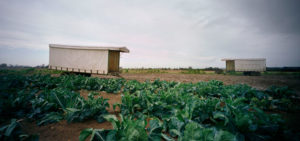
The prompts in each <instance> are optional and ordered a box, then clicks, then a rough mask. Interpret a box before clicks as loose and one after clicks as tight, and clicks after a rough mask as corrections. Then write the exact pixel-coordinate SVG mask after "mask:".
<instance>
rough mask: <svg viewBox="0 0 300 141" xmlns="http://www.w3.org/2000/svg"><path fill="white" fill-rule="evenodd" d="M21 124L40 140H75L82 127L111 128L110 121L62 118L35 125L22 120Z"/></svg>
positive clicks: (26, 130) (27, 131)
mask: <svg viewBox="0 0 300 141" xmlns="http://www.w3.org/2000/svg"><path fill="white" fill-rule="evenodd" d="M21 125H22V127H23V131H25V132H26V133H28V134H38V135H39V139H40V140H41V141H77V140H79V135H80V132H81V131H82V130H83V129H86V128H96V129H101V128H102V129H112V128H113V127H112V125H111V123H110V122H103V123H98V122H97V121H96V120H87V121H84V122H79V123H67V121H65V120H63V121H60V122H58V123H53V124H49V125H45V126H37V125H36V124H35V123H34V122H27V121H24V122H22V123H21Z"/></svg>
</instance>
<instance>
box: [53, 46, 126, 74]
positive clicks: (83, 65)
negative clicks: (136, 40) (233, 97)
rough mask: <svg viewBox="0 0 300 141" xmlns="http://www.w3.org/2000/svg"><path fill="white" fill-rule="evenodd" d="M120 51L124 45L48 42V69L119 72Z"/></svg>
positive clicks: (123, 50) (96, 72) (123, 49)
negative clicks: (104, 45) (105, 45)
mask: <svg viewBox="0 0 300 141" xmlns="http://www.w3.org/2000/svg"><path fill="white" fill-rule="evenodd" d="M120 52H125V53H129V50H128V49H127V48H126V47H100V46H73V45H58V44H49V69H54V70H65V71H70V72H80V73H95V74H108V73H117V72H119V65H120Z"/></svg>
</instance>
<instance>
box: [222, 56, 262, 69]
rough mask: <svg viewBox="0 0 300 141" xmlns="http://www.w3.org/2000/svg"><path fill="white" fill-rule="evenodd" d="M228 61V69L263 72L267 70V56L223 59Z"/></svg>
mask: <svg viewBox="0 0 300 141" xmlns="http://www.w3.org/2000/svg"><path fill="white" fill-rule="evenodd" d="M222 61H225V62H226V71H240V72H263V71H266V59H265V58H249V59H222Z"/></svg>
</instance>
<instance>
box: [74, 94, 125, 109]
mask: <svg viewBox="0 0 300 141" xmlns="http://www.w3.org/2000/svg"><path fill="white" fill-rule="evenodd" d="M79 92H80V95H81V96H82V97H84V98H87V97H88V95H89V93H90V92H91V91H87V90H80V91H79ZM95 92H96V93H98V94H99V95H96V96H95V97H97V96H102V97H103V98H105V99H108V103H109V108H107V110H108V112H109V113H113V114H117V113H119V112H120V108H119V107H117V108H116V111H114V109H113V105H114V104H115V103H121V102H122V100H121V98H122V97H121V94H120V93H118V94H113V93H106V92H102V91H95Z"/></svg>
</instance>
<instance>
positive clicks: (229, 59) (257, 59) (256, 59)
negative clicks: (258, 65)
mask: <svg viewBox="0 0 300 141" xmlns="http://www.w3.org/2000/svg"><path fill="white" fill-rule="evenodd" d="M234 60H244V61H265V60H266V58H224V59H222V61H234Z"/></svg>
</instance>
